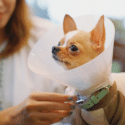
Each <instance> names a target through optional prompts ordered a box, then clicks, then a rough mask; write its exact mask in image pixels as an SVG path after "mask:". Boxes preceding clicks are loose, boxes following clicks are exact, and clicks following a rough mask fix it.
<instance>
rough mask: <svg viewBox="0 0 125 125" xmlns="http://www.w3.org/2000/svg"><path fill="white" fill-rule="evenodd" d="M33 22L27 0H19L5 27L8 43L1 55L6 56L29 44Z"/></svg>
mask: <svg viewBox="0 0 125 125" xmlns="http://www.w3.org/2000/svg"><path fill="white" fill-rule="evenodd" d="M31 28H32V22H31V19H30V12H29V8H28V6H27V4H26V2H25V0H17V3H16V7H15V11H14V13H13V15H12V17H11V18H10V20H9V22H8V24H7V25H6V27H5V32H6V35H7V37H8V43H7V45H6V47H5V49H4V50H3V51H2V53H1V54H0V56H1V57H2V58H6V57H9V56H11V55H12V54H14V53H16V52H19V51H20V50H21V49H22V47H24V46H25V45H26V44H27V41H28V39H29V36H30V30H31Z"/></svg>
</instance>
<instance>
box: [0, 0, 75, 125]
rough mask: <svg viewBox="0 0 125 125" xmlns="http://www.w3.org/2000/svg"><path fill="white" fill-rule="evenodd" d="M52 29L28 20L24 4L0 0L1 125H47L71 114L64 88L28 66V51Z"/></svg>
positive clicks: (13, 0) (21, 1)
mask: <svg viewBox="0 0 125 125" xmlns="http://www.w3.org/2000/svg"><path fill="white" fill-rule="evenodd" d="M52 26H53V25H52V23H50V22H49V21H47V20H42V19H39V18H38V19H36V18H33V17H32V18H31V19H30V15H29V12H28V8H27V5H26V3H25V0H0V110H1V111H0V124H1V125H6V124H8V125H11V124H13V125H17V124H18V125H24V124H27V125H28V124H30V125H37V124H38V125H48V124H52V123H55V122H59V121H60V120H61V119H62V118H64V117H67V116H69V115H70V114H72V112H71V110H73V109H74V106H73V104H72V103H71V102H69V101H71V100H72V99H73V98H72V97H70V96H68V95H63V93H64V91H65V86H62V85H59V84H58V83H55V82H53V81H50V80H48V79H46V78H44V77H42V76H39V75H36V74H34V73H33V72H31V71H30V70H29V69H28V66H27V59H28V55H29V52H30V50H31V48H32V47H33V45H34V44H35V42H36V41H37V40H38V39H39V38H40V37H41V36H42V35H43V34H44V33H45V32H46V31H47V30H48V29H50V28H52ZM41 56H42V55H41ZM43 56H44V55H43ZM50 86H51V87H50ZM38 88H39V89H38ZM36 91H37V92H36ZM38 91H41V92H38ZM55 92H56V93H55ZM58 92H59V93H61V94H57V93H58ZM64 102H69V103H64ZM60 110H61V111H60Z"/></svg>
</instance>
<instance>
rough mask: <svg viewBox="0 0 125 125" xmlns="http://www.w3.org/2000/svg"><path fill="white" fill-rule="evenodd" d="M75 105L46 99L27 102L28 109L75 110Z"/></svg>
mask: <svg viewBox="0 0 125 125" xmlns="http://www.w3.org/2000/svg"><path fill="white" fill-rule="evenodd" d="M74 108H75V106H74V105H73V103H58V102H46V101H43V102H42V101H39V102H38V101H30V102H28V104H27V107H26V109H27V110H28V111H29V110H38V111H43V110H48V111H49V110H73V109H74Z"/></svg>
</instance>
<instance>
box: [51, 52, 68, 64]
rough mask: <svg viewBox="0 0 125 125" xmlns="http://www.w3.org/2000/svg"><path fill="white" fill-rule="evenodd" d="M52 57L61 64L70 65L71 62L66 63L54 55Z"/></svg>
mask: <svg viewBox="0 0 125 125" xmlns="http://www.w3.org/2000/svg"><path fill="white" fill-rule="evenodd" d="M52 56H53V58H54V59H55V60H56V61H58V62H61V63H65V64H67V65H70V63H69V62H66V61H63V60H60V59H59V58H58V57H57V56H56V55H54V54H53V55H52Z"/></svg>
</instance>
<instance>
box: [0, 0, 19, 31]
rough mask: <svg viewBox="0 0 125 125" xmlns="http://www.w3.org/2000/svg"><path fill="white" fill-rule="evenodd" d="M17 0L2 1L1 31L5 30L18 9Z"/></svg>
mask: <svg viewBox="0 0 125 125" xmlns="http://www.w3.org/2000/svg"><path fill="white" fill-rule="evenodd" d="M16 1H17V0H0V29H4V28H5V26H6V25H7V23H8V21H9V19H10V18H11V16H12V14H13V12H14V9H15V7H16Z"/></svg>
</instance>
